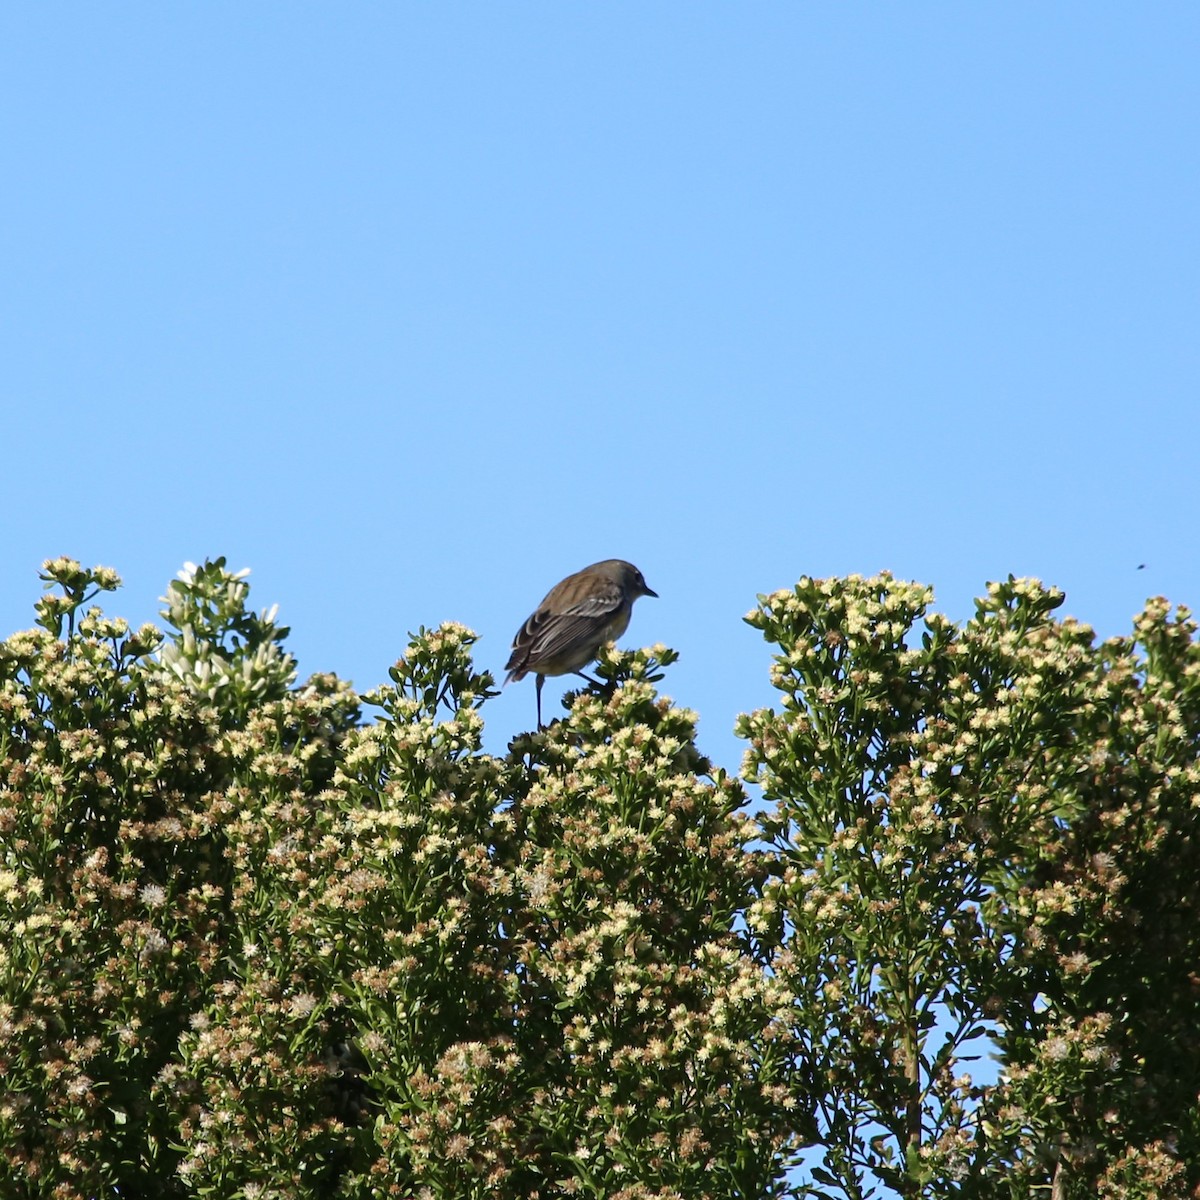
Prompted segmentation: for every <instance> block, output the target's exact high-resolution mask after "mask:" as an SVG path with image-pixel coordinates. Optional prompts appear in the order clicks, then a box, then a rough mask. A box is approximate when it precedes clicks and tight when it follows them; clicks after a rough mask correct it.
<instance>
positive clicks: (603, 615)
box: [505, 580, 622, 675]
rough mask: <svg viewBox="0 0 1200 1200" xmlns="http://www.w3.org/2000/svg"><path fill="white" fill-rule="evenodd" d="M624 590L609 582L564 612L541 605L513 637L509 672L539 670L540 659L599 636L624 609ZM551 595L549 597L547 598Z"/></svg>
mask: <svg viewBox="0 0 1200 1200" xmlns="http://www.w3.org/2000/svg"><path fill="white" fill-rule="evenodd" d="M621 596H622V593H621V589H620V588H619V587H618V586H617V585H616V584H615V583H610V582H608V581H607V580H606V581H605V584H604V586H601V587H599V588H598V589H597V590H595V591H594V592H593V593H592V594H591V595H590V596H588V597H586V598H585V599H583V600H580V601H579V602H578V603H576V604H573V605H571V607H570V608H567V609H564V610H563V611H562V612H553V611H551V610H550V609H548V608H546V607H544V605H545V601H543V607H539V608H538V610H537V612H535V613H534V614H533V615H532V616H531V617H530V618H529V620H528V621H526V622H525V624H524V625H522V626H521V629H520V631H519V632H518V633H517V636H516V637H515V638H514V639H513V650H512V654H511V656H510V657H509V660H508V664H507V665H506V667H505V670H506V671H512V672H513V673H514V675H515V674H516V672H518V671H519V672H522V673H524V672H525V671H526V670H536V669H537V667H536V663H537V662H538V660H539V659H540V660H542V661H546V660H548V659H555V658H558V657H559V656H560V655H562V654H564V653H566V652H567V651H569V650H572V649H575V648H577V647H583V646H585V645H587V644H588V643H589V641H592V640H594V639H595V638H596V636H597V635H598V634H599V633H600V631H601V630H602V629H603V628H604V627H605V626H606V625H607V624H608V623H609V622H610V621H611V620H612V619H613V617H614V616H615V615H616V614H617V612H618V611H619V610H620V608H621ZM548 599H549V597H547V600H548Z"/></svg>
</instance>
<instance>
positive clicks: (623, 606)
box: [504, 558, 658, 729]
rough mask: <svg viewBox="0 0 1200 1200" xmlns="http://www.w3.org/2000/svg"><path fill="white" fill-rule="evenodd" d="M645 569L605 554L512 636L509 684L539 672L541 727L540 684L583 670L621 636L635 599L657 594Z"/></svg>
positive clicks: (551, 596)
mask: <svg viewBox="0 0 1200 1200" xmlns="http://www.w3.org/2000/svg"><path fill="white" fill-rule="evenodd" d="M657 595H658V593H657V592H653V591H651V590H650V589H649V588H648V587H647V586H646V581H645V579H643V578H642V573H641V571H639V570H638V569H637V567H635V566H634V565H633V563H627V562H626V561H625V560H624V559H621V558H606V559H605V560H604V561H603V562H598V563H593V564H592V565H591V566H590V567H584V568H583V570H582V571H576V572H575V574H574V575H568V576H567V577H566V579H564V580H563V581H562V582H561V583H559V584H555V586H554V587H552V588H551V589H550V591H549V593H548V594H547V595H546V598H545V599H544V600H543V601H542V602H541V604H539V605H538V606H537V608H536V609H535V610H534V612H533V615H532V616H531V617H530V618H529V620H528V621H526V622H525V624H524V625H522V626H521V628H520V629H519V630H518V631H517V636H516V637H515V638H513V648H512V654H511V655H510V656H509V659H508V662H507V663H506V664H505V667H504V669H505V670H506V671H507V672H508V677H507V678H506V679H505V680H504V682H505V683H516V682H518V681H520V680H522V679H524V678H525V676H526V675H528V674H529V672H530V671H533V672H534V674H535V675H536V676H537V719H538V728H539V729H541V728H542V727H543V726H542V683H543V682H544V681H545V678H546V676H547V675H571V674H574V675H581V676H583V678H584V679H586V680H587V681H588V683H594V682H595V680H594V679H591V678H589V677H588V676H587V675H584V674H583V672H582V671H581V670H580V669H579V668H580V667H582V666H585V665H586V664H587V663H590V662H591V661H592V659H593V658H595V657H596V652H597V651H598V650H599V649H600V647H601V646H603V645H604V643H605V642H611V641H612V640H613V639H614V638H619V637H620V636H621V634H623V633H624V632H625V629H626V627H627V626H628V625H629V614H630V613H631V612H632V611H633V602H634V601H635V600H636V599H637V598H638V597H639V596H657Z"/></svg>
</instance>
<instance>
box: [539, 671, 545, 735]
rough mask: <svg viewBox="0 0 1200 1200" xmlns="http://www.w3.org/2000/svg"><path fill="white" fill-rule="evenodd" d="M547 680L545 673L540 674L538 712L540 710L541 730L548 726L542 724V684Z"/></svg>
mask: <svg viewBox="0 0 1200 1200" xmlns="http://www.w3.org/2000/svg"><path fill="white" fill-rule="evenodd" d="M545 682H546V677H545V675H539V676H538V677H537V712H538V730H539V731H541V730H543V729H545V728H546V727H545V725H543V724H542V684H543V683H545Z"/></svg>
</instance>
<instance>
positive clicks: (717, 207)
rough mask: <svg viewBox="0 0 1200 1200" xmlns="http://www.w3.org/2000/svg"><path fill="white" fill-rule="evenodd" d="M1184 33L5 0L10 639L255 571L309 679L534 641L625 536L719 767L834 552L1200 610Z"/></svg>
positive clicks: (1087, 18) (647, 610) (1197, 264)
mask: <svg viewBox="0 0 1200 1200" xmlns="http://www.w3.org/2000/svg"><path fill="white" fill-rule="evenodd" d="M1197 45H1200V8H1198V7H1197V6H1195V5H1194V4H1169V3H1167V4H1158V5H1154V6H1152V7H1140V6H1123V5H1122V6H1118V5H1093V4H1083V3H1063V4H1057V5H1045V4H1032V3H1012V4H1007V5H1003V6H999V5H989V6H984V5H973V6H965V5H957V4H940V3H939V4H905V5H889V6H882V5H878V6H869V5H856V6H843V5H837V6H835V5H825V6H816V5H800V4H786V5H784V4H758V5H734V4H710V5H694V4H682V3H673V4H662V3H660V4H644V3H639V4H632V3H610V4H605V5H590V6H583V5H550V4H543V5H533V4H528V3H525V4H508V5H496V4H482V3H448V4H439V5H416V4H400V3H389V4H379V3H363V4H358V5H336V6H335V5H316V4H307V3H288V4H282V3H263V4H257V5H253V6H249V5H244V4H234V3H205V4H203V5H199V4H194V5H162V4H149V3H126V4H122V5H117V6H107V5H106V6H84V5H75V6H68V5H33V4H26V5H9V6H7V7H6V8H5V9H4V11H3V13H0V113H2V114H3V116H2V117H0V177H2V178H3V179H4V181H5V183H4V186H3V188H0V270H2V278H3V281H4V284H3V287H2V288H0V388H2V393H0V394H2V397H3V414H4V415H3V424H2V426H0V428H2V429H3V445H4V449H5V453H4V456H3V459H4V470H3V473H2V476H0V500H2V502H3V508H4V514H5V517H4V520H3V521H2V522H0V565H2V569H0V633H8V632H10V631H12V630H14V629H17V628H22V627H25V626H27V625H29V624H30V623H31V621H32V610H31V605H32V603H33V601H34V599H35V598H36V596H37V595H38V593H39V586H38V583H37V580H36V573H37V569H38V565H39V563H40V562H41V561H42V560H43V559H44V558H46V557H50V556H53V555H57V554H69V555H72V556H74V557H77V558H80V559H82V560H84V561H85V562H87V563H104V564H106V565H110V566H114V567H116V568H117V569H118V570H119V571H120V572H121V573H122V575H123V576H124V577H125V580H126V588H125V590H124V591H123V592H122V593H120V594H119V595H118V596H117V597H116V598H115V599H110V600H109V602H108V605H109V608H110V609H111V610H113V611H119V612H122V613H124V614H125V615H127V616H129V617H130V618H131V619H133V620H135V621H140V620H144V619H149V618H151V617H153V616H154V614H155V611H156V609H157V607H158V605H157V602H156V601H157V597H158V596H160V595H161V594H162V592H163V590H164V589H165V586H166V584H167V582H168V581H169V580H170V579H171V577H172V576H173V574H174V572H175V571H176V570H177V569H178V568H179V567H180V565H181V564H182V563H183V562H184V561H185V560H188V559H191V560H197V561H198V560H201V559H203V558H205V557H206V556H216V555H218V554H224V555H226V556H227V558H228V559H229V562H230V565H231V566H233V567H242V566H249V567H251V568H252V569H253V574H252V576H251V582H252V584H253V587H254V591H253V593H252V595H253V599H254V600H255V602H256V603H257V604H258V605H262V606H265V605H268V604H271V603H275V602H278V603H279V604H280V606H281V618H282V619H283V620H284V621H285V623H287V624H290V625H291V626H292V629H293V634H292V638H291V640H290V643H289V644H290V646H291V648H292V649H293V651H294V652H295V653H296V654H297V655H298V657H299V659H300V665H301V669H302V672H304V673H307V672H309V671H313V670H333V671H336V672H338V673H339V674H341V675H343V676H346V677H348V678H350V679H352V680H353V681H354V682H355V684H357V685H359V686H361V687H367V686H369V685H371V684H374V683H377V682H379V681H381V680H383V679H384V678H385V677H386V672H387V668H388V666H389V665H390V664H391V662H392V661H393V660H394V659H395V658H396V657H397V656H398V655H399V654H400V653H401V651H402V649H403V646H404V643H405V638H406V632H407V631H408V630H410V629H413V628H415V627H416V626H417V625H419V624H422V623H424V624H427V625H428V624H434V623H437V622H438V621H440V620H443V619H450V618H453V619H457V620H461V621H464V622H466V623H467V624H469V625H471V626H472V627H474V628H475V629H476V630H478V631H479V632H480V633H481V634H482V635H483V640H482V642H481V643H480V646H479V656H480V660H481V661H482V662H483V663H484V664H485V665H488V666H490V667H491V668H492V669H494V670H495V671H497V672H499V670H500V669H501V668H502V666H503V663H504V660H505V658H506V655H507V650H508V646H509V643H510V641H511V638H512V635H513V633H514V632H515V631H516V629H517V627H518V626H519V625H520V623H521V622H522V620H523V619H524V618H525V616H526V615H527V614H528V612H529V611H530V609H531V608H532V607H533V606H534V604H535V603H536V602H537V601H538V600H539V599H540V598H541V596H542V594H543V593H544V592H545V591H546V590H547V589H548V588H549V586H550V585H551V584H553V583H554V582H555V581H556V580H557V579H559V578H560V577H561V576H563V575H565V574H567V573H568V572H570V571H573V570H576V569H578V568H579V567H581V566H584V565H585V564H587V563H589V562H592V561H595V560H596V559H600V558H606V557H609V556H620V557H625V558H629V559H631V560H633V561H634V562H636V563H637V564H638V566H640V567H641V568H642V569H643V571H644V572H645V575H646V578H647V579H648V581H649V583H650V585H651V586H652V587H654V588H655V589H656V590H657V591H658V592H659V593H660V595H661V599H659V600H645V601H642V602H641V603H640V604H639V606H638V609H637V610H636V612H635V614H634V619H633V623H632V625H631V627H630V630H629V632H628V633H627V635H626V638H625V639H624V640H625V642H626V643H627V644H634V643H640V644H650V643H653V642H655V641H663V642H666V643H668V644H670V645H672V646H674V647H676V648H677V649H678V650H680V651H681V653H682V656H683V657H682V660H681V661H680V663H679V664H678V665H677V666H676V667H675V668H673V669H672V671H671V673H670V675H669V676H668V678H667V679H666V681H665V682H664V684H663V685H662V686H663V687H664V689H665V690H666V691H668V692H669V693H670V694H671V695H673V696H674V697H675V698H676V699H677V700H679V701H680V702H681V703H684V704H687V705H689V706H690V707H693V708H695V709H697V710H698V711H699V713H700V714H701V741H702V744H703V745H704V747H705V748H706V749H707V750H708V751H709V752H710V753H711V754H713V756H714V757H715V758H716V759H717V760H718V761H720V762H723V763H725V764H726V765H728V766H730V767H735V766H736V764H737V761H738V758H739V756H740V747H739V746H738V744H737V742H736V741H735V739H734V738H733V737H732V734H731V727H732V724H733V720H734V717H735V714H736V713H737V712H738V711H740V710H742V709H745V708H749V707H753V706H757V705H759V704H762V703H765V702H768V701H769V699H770V690H769V687H768V684H767V675H766V673H767V665H768V655H767V650H766V647H765V646H764V645H763V644H762V643H761V642H760V641H759V640H758V637H757V635H756V634H755V633H754V632H753V631H751V630H750V629H749V628H748V627H746V626H745V625H743V624H742V622H741V616H742V614H743V613H744V612H745V611H746V610H747V609H748V608H750V607H751V606H752V604H753V603H754V598H755V594H756V593H757V592H760V591H768V590H772V589H774V588H776V587H780V586H785V585H787V584H789V583H792V582H794V581H795V580H796V579H797V578H798V577H799V576H800V575H801V574H813V575H827V574H835V573H846V572H851V571H858V572H862V573H871V572H875V571H877V570H879V569H881V568H888V569H890V570H892V571H893V572H895V573H896V574H898V575H901V576H907V577H912V578H917V579H921V580H923V581H926V582H930V583H932V584H934V585H935V587H936V588H937V592H938V597H939V606H940V607H942V608H943V609H945V610H946V611H948V612H950V613H951V615H953V616H955V617H956V618H962V617H965V616H966V615H968V614H969V612H970V608H971V598H972V597H973V596H974V595H976V594H978V593H980V592H982V590H983V589H984V586H985V583H986V581H987V580H988V579H991V578H996V577H1000V576H1004V575H1007V574H1008V573H1009V572H1013V573H1016V574H1032V575H1037V576H1040V577H1041V578H1043V579H1045V580H1047V581H1050V582H1053V583H1056V584H1058V585H1059V586H1062V587H1064V588H1065V589H1066V590H1067V593H1068V601H1067V606H1066V611H1069V612H1072V613H1074V614H1075V615H1077V616H1079V617H1081V618H1082V619H1084V620H1087V621H1089V622H1091V623H1092V624H1094V625H1095V626H1096V627H1097V628H1098V630H1099V631H1100V632H1101V633H1103V634H1106V635H1107V634H1112V633H1117V632H1121V631H1124V630H1126V629H1127V628H1128V626H1129V619H1130V617H1131V616H1132V614H1133V613H1134V612H1135V611H1136V610H1137V609H1138V608H1139V607H1140V605H1141V602H1142V600H1143V599H1144V598H1145V596H1146V595H1148V594H1158V593H1161V594H1165V595H1166V596H1168V597H1169V598H1170V599H1171V600H1173V601H1175V602H1185V603H1186V602H1190V603H1192V604H1196V603H1198V602H1200V561H1198V558H1197V553H1196V523H1197V516H1196V514H1197V507H1198V501H1197V467H1198V464H1200V405H1198V403H1197V399H1198V396H1197V392H1198V386H1197V385H1198V383H1200V349H1198V347H1200V338H1198V337H1197V331H1198V329H1200V287H1198V282H1200V254H1198V252H1200V232H1198V231H1200V219H1198V216H1197V214H1200V155H1198V154H1197V143H1196V129H1197V127H1198V125H1200V72H1198V71H1197V70H1196V57H1195V56H1196V47H1197ZM1141 563H1145V564H1146V566H1145V569H1144V570H1138V567H1139V564H1141ZM559 691H561V688H560V687H559V686H558V685H557V684H556V683H555V682H554V681H551V682H550V683H548V685H547V701H548V705H547V709H548V711H549V712H557V711H558V709H557V695H558V693H559ZM485 715H487V717H488V721H489V735H488V741H489V744H490V745H491V747H492V748H493V749H497V750H500V749H502V748H503V746H504V745H505V743H506V742H507V740H508V738H509V737H510V736H511V735H512V734H513V733H515V732H516V731H518V730H520V729H523V728H527V727H528V725H529V723H530V722H532V719H533V688H532V685H531V684H530V683H525V684H522V685H519V686H516V687H511V688H509V689H507V690H506V692H505V694H504V695H503V697H502V698H501V699H499V700H497V701H496V702H494V703H493V704H491V705H489V706H488V709H487V711H486V714H485Z"/></svg>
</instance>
